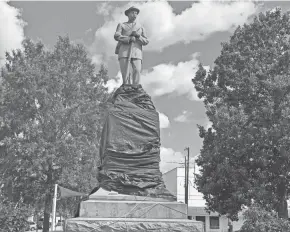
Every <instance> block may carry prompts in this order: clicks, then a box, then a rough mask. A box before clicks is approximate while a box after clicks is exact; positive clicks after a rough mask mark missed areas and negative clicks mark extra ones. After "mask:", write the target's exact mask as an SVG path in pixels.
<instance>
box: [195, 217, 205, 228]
mask: <svg viewBox="0 0 290 232" xmlns="http://www.w3.org/2000/svg"><path fill="white" fill-rule="evenodd" d="M195 220H196V221H199V222H203V227H204V231H206V230H205V228H206V227H205V216H196V217H195Z"/></svg>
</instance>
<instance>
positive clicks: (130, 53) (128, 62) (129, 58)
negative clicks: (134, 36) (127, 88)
mask: <svg viewBox="0 0 290 232" xmlns="http://www.w3.org/2000/svg"><path fill="white" fill-rule="evenodd" d="M132 47H133V41H131V42H130V46H129V50H128V60H127V67H126V77H125V80H126V83H128V84H129V73H130V72H129V67H130V63H131V57H132Z"/></svg>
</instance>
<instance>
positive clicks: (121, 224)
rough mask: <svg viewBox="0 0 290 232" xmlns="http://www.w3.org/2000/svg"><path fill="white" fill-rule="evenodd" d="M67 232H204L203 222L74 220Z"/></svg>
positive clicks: (184, 220)
mask: <svg viewBox="0 0 290 232" xmlns="http://www.w3.org/2000/svg"><path fill="white" fill-rule="evenodd" d="M65 231H66V232H92V231H94V232H104V231H108V232H121V231H124V232H141V231H143V232H147V231H155V232H172V231H174V232H204V230H203V224H202V222H198V221H193V220H186V219H146V218H72V219H68V220H67V221H66V229H65Z"/></svg>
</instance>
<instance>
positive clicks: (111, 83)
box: [104, 72, 123, 93]
mask: <svg viewBox="0 0 290 232" xmlns="http://www.w3.org/2000/svg"><path fill="white" fill-rule="evenodd" d="M122 83H123V81H122V74H121V72H118V74H117V76H116V78H114V79H110V80H108V81H107V84H106V85H104V86H105V87H106V88H108V92H109V93H112V92H114V91H115V90H116V89H117V88H119V87H120V86H121V85H122Z"/></svg>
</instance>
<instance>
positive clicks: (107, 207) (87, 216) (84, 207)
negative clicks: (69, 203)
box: [65, 190, 204, 232]
mask: <svg viewBox="0 0 290 232" xmlns="http://www.w3.org/2000/svg"><path fill="white" fill-rule="evenodd" d="M100 192H101V193H104V192H102V190H100ZM79 215H80V217H78V218H73V219H68V220H67V221H66V229H65V232H98V231H108V232H121V231H124V232H139V231H144V232H145V231H156V232H157V231H158V232H170V231H174V232H189V231H191V232H204V230H203V224H202V222H198V221H194V220H188V219H187V206H186V205H185V204H183V203H178V202H172V201H169V200H167V199H162V198H147V197H140V196H130V195H121V194H114V193H111V194H110V193H108V194H107V195H102V194H98V193H96V194H93V195H91V196H90V198H89V200H87V201H83V202H82V203H81V205H80V212H79Z"/></svg>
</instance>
